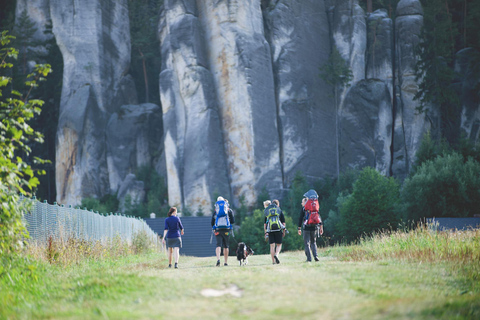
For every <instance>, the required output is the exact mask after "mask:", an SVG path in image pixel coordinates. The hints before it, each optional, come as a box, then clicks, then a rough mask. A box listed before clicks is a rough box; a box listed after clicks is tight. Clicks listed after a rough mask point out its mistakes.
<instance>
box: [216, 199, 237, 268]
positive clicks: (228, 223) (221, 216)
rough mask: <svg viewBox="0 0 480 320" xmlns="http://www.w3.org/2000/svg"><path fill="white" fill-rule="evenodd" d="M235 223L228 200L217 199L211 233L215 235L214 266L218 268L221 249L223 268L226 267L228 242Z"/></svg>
mask: <svg viewBox="0 0 480 320" xmlns="http://www.w3.org/2000/svg"><path fill="white" fill-rule="evenodd" d="M234 223H235V216H234V214H233V210H232V209H230V206H229V204H228V200H227V199H224V198H223V197H218V198H217V202H216V203H215V211H214V212H213V214H212V229H213V230H212V231H213V233H214V234H215V240H216V241H217V247H216V248H215V255H216V256H217V264H216V266H217V267H219V266H220V253H221V250H222V248H223V256H224V258H225V262H224V264H223V265H224V266H228V251H229V242H230V233H231V232H232V229H233V226H232V225H233V224H234Z"/></svg>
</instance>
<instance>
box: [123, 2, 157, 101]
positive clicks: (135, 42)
mask: <svg viewBox="0 0 480 320" xmlns="http://www.w3.org/2000/svg"><path fill="white" fill-rule="evenodd" d="M162 3H163V1H162V0H129V1H128V15H129V20H130V39H131V44H132V59H131V61H132V62H131V63H132V72H131V73H132V76H133V77H134V79H135V80H136V81H135V83H136V84H137V88H140V87H142V86H141V85H140V84H141V83H142V82H143V89H144V94H141V93H140V92H141V90H139V96H144V99H143V100H144V101H145V102H149V101H150V99H151V98H152V96H153V94H152V92H151V90H150V87H151V86H152V85H153V86H154V88H155V90H157V89H158V85H155V82H154V81H153V79H157V77H158V74H159V72H160V64H159V62H160V61H159V59H158V58H157V57H158V55H159V41H158V35H157V26H158V19H159V12H160V6H161V4H162ZM139 70H141V71H139ZM149 80H151V81H149ZM157 96H158V94H157V93H155V98H154V101H158V100H159V98H158V99H157Z"/></svg>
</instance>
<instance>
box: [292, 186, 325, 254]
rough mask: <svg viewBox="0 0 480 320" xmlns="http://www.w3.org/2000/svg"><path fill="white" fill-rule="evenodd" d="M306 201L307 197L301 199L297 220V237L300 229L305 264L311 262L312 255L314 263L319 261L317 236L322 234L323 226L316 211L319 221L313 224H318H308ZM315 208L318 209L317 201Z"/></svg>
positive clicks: (309, 212) (308, 213) (308, 212)
mask: <svg viewBox="0 0 480 320" xmlns="http://www.w3.org/2000/svg"><path fill="white" fill-rule="evenodd" d="M306 194H307V193H306ZM306 194H305V195H306ZM315 194H316V192H315ZM305 195H304V196H305ZM308 201H309V199H308V198H307V197H305V198H303V199H302V208H301V210H300V216H299V219H298V235H302V229H303V244H304V247H305V255H306V256H307V262H311V261H312V255H313V258H314V259H315V261H319V259H318V255H317V236H318V233H320V235H322V234H323V224H322V219H321V218H320V215H319V214H318V211H317V215H318V219H319V221H315V222H319V223H310V224H309V223H308V222H309V219H308V217H307V216H309V215H310V214H311V210H310V211H309V210H308V209H311V208H310V207H307V208H306V207H305V206H306V204H307V202H308ZM317 207H318V201H317ZM310 251H311V253H310Z"/></svg>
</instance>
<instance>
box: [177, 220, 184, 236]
mask: <svg viewBox="0 0 480 320" xmlns="http://www.w3.org/2000/svg"><path fill="white" fill-rule="evenodd" d="M178 226H179V227H180V234H181V235H182V236H183V231H184V230H183V224H182V221H181V220H180V218H178Z"/></svg>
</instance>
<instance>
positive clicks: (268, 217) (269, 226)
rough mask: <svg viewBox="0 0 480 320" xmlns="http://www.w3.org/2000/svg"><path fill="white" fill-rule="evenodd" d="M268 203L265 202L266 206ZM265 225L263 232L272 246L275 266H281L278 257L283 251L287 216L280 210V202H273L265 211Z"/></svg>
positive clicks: (271, 253)
mask: <svg viewBox="0 0 480 320" xmlns="http://www.w3.org/2000/svg"><path fill="white" fill-rule="evenodd" d="M267 203H268V202H264V206H266V205H267ZM264 213H265V223H264V224H263V230H264V232H265V236H266V237H267V236H268V243H269V244H270V256H271V257H272V263H273V264H279V263H280V260H279V259H278V255H279V254H280V251H281V250H282V240H283V237H284V236H285V230H286V229H285V216H284V215H283V212H282V210H281V209H280V202H279V201H278V200H273V201H272V202H271V203H270V205H268V206H267V207H266V208H265V210H264Z"/></svg>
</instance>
